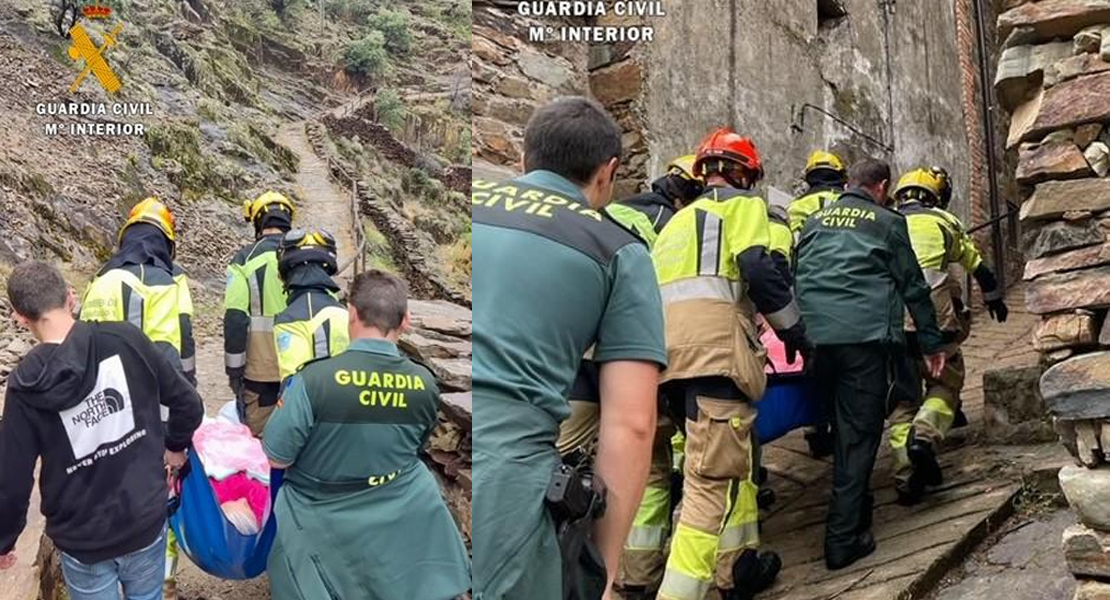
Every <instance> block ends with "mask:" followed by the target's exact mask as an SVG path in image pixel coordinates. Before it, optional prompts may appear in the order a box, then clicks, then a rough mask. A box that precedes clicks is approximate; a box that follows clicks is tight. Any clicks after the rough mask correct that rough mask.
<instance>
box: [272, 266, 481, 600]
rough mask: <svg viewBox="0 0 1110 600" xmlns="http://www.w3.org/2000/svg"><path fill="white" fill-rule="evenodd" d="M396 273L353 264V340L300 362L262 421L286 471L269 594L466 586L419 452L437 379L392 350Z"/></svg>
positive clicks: (431, 591) (400, 325) (460, 552)
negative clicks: (362, 268) (330, 354)
mask: <svg viewBox="0 0 1110 600" xmlns="http://www.w3.org/2000/svg"><path fill="white" fill-rule="evenodd" d="M407 292H408V291H407V289H406V286H405V283H404V282H403V281H401V280H400V279H398V278H397V277H395V276H393V275H390V274H388V273H385V272H382V271H377V270H372V271H368V272H365V273H360V274H359V275H358V276H356V277H355V279H354V281H353V282H352V283H351V289H350V294H349V297H348V310H349V313H350V331H351V338H352V343H351V346H350V348H349V349H348V350H347V351H346V352H343V353H342V354H339V355H337V356H334V357H331V358H326V359H322V360H316V361H312V362H310V363H308V364H306V365H305V366H304V367H303V368H302V369H301V370H300V372H299V373H297V374H296V375H294V376H293V377H292V379H291V380H290V384H289V386H288V387H287V388H286V390H285V391H284V393H283V394H282V401H281V403H280V404H279V407H278V409H277V410H275V411H274V413H273V415H272V417H271V418H270V422H269V424H268V425H267V426H266V434H265V437H264V438H263V447H264V448H265V450H266V454H267V456H269V457H270V460H271V462H273V463H274V466H275V467H277V468H285V469H286V472H285V481H284V484H283V485H282V488H281V491H280V492H279V494H278V498H277V504H276V505H275V508H274V511H275V515H277V518H278V532H277V537H276V539H275V541H274V547H273V550H272V551H271V553H270V557H269V562H268V563H267V573H268V574H269V576H270V586H271V591H272V595H273V598H274V600H339V599H343V600H347V599H351V600H354V599H355V598H357V599H358V600H414V599H417V598H419V599H421V600H449V599H453V598H456V597H458V596H460V595H462V594H464V593H465V592H466V591H467V590H468V589H469V588H470V565H469V559H468V558H467V555H466V546H465V545H464V544H463V540H462V537H461V536H460V534H459V530H458V527H457V526H456V525H455V521H454V519H452V517H451V514H450V512H448V510H447V506H446V504H444V501H443V498H442V496H441V495H440V492H439V487H438V486H437V484H436V480H435V477H434V476H433V475H432V473H431V472H430V471H429V470H428V467H426V466H425V465H424V463H423V461H421V460H420V452H421V449H422V448H423V447H424V444H425V443H426V442H427V440H428V436H429V435H431V433H432V430H433V429H434V428H435V426H436V422H437V420H436V410H437V408H438V407H439V403H440V398H439V390H438V389H437V388H436V382H435V378H434V377H433V376H432V374H431V372H429V371H428V369H426V368H424V367H422V366H420V365H418V364H416V363H414V362H412V361H411V360H409V359H407V358H405V357H403V356H401V354H400V352H398V350H397V338H398V336H399V335H400V334H401V333H402V332H403V331H404V330H405V329H406V328H407V327H408V323H409V317H408V308H407V306H408V300H407Z"/></svg>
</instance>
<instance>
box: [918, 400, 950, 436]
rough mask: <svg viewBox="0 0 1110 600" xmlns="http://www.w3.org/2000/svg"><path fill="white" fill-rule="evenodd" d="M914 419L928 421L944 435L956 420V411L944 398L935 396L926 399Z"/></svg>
mask: <svg viewBox="0 0 1110 600" xmlns="http://www.w3.org/2000/svg"><path fill="white" fill-rule="evenodd" d="M913 420H914V421H921V422H924V423H928V424H929V425H930V426H932V428H933V429H935V430H936V432H937V433H939V434H940V435H941V437H943V436H944V435H945V434H947V433H948V430H949V429H951V427H952V421H954V420H956V413H955V411H953V410H952V408H951V407H950V406H948V403H947V402H945V401H944V399H943V398H937V397H935V396H934V397H930V398H926V399H925V402H924V403H922V404H921V409H920V410H918V411H917V416H916V417H914V419H913Z"/></svg>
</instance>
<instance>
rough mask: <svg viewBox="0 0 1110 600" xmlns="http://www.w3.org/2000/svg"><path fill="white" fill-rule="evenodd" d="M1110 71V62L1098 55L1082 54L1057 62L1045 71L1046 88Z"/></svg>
mask: <svg viewBox="0 0 1110 600" xmlns="http://www.w3.org/2000/svg"><path fill="white" fill-rule="evenodd" d="M1103 71H1110V62H1107V61H1106V60H1105V59H1103V58H1101V57H1100V56H1099V55H1097V54H1080V55H1079V56H1069V57H1067V58H1065V59H1063V60H1060V61H1057V62H1055V63H1053V64H1051V65H1049V66H1047V67H1045V69H1044V87H1045V88H1046V89H1047V88H1050V87H1052V86H1054V85H1059V84H1061V83H1063V82H1065V81H1069V80H1072V79H1075V78H1076V77H1080V76H1083V75H1093V74H1095V73H1101V72H1103Z"/></svg>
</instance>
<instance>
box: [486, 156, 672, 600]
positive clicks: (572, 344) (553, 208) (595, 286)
mask: <svg viewBox="0 0 1110 600" xmlns="http://www.w3.org/2000/svg"><path fill="white" fill-rule="evenodd" d="M471 202H472V209H473V218H474V264H475V265H477V268H476V269H475V270H474V283H473V285H474V288H475V289H478V290H481V293H480V294H477V295H475V297H474V509H473V522H474V592H475V596H474V597H475V600H503V599H505V600H517V599H525V598H527V599H528V600H552V599H558V598H561V597H562V594H561V590H562V579H561V563H562V560H561V558H560V554H559V548H558V544H557V540H556V537H555V529H554V527H553V524H552V520H551V517H550V515H549V513H548V511H547V509H546V507H545V506H544V502H543V498H544V491H545V490H546V489H547V484H548V482H549V481H550V479H551V473H552V470H553V469H554V467H555V465H556V464H557V463H558V462H559V456H558V453H557V451H556V449H555V441H556V438H557V437H558V435H559V422H560V421H562V420H563V419H565V418H566V417H567V415H568V414H570V408H569V404H568V403H567V400H566V398H567V395H568V393H569V391H570V387H571V383H572V382H573V381H574V378H575V374H576V372H577V370H578V365H579V363H580V362H581V360H582V355H583V353H585V351H586V349H587V348H589V347H590V346H591V345H594V353H593V359H594V360H595V361H597V362H599V363H604V362H608V361H618V360H640V361H650V362H655V363H659V364H660V365H665V364H666V353H665V350H664V343H663V312H662V308H661V301H660V297H659V286H658V284H657V283H656V279H655V273H654V271H653V270H652V266H651V259H650V258H649V256H648V252H647V249H646V248H645V247H644V245H643V244H642V243H641V242H640V241H639V240H638V239H637V238H636V237H635V236H634V235H633V234H632V233H630V232H629V231H627V230H626V229H624V228H623V227H621V226H620V225H618V224H616V223H614V222H612V221H611V220H610V219H609V218H606V217H605V216H603V215H602V214H600V213H598V212H597V211H595V210H591V209H590V207H589V205H588V204H587V202H586V199H585V198H584V197H583V195H582V193H581V191H580V190H579V189H578V188H577V187H576V186H574V184H572V183H571V182H570V181H567V180H566V179H564V178H562V177H560V176H559V175H557V174H555V173H551V172H548V171H533V172H531V173H529V174H527V175H525V176H523V177H521V178H519V179H515V180H512V181H507V182H502V183H498V182H488V181H482V180H477V179H476V180H475V181H474V182H473V183H472V187H471Z"/></svg>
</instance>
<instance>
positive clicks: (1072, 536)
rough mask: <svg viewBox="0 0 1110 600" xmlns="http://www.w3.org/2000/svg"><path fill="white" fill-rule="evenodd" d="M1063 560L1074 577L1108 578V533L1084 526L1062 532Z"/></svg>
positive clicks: (1109, 563) (1109, 555) (1075, 526)
mask: <svg viewBox="0 0 1110 600" xmlns="http://www.w3.org/2000/svg"><path fill="white" fill-rule="evenodd" d="M1063 542H1064V544H1063V545H1064V558H1065V559H1066V560H1067V561H1068V569H1070V570H1071V572H1072V573H1073V574H1075V575H1076V576H1087V577H1104V578H1105V577H1110V533H1106V532H1102V531H1096V530H1094V529H1091V528H1090V527H1087V526H1085V525H1071V526H1070V527H1068V528H1067V529H1065V530H1064V535H1063Z"/></svg>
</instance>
